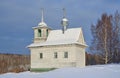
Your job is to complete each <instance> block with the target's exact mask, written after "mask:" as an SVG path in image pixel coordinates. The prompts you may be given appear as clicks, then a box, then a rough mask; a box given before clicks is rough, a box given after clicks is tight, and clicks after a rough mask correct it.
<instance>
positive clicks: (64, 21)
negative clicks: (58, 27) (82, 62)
mask: <svg viewBox="0 0 120 78" xmlns="http://www.w3.org/2000/svg"><path fill="white" fill-rule="evenodd" d="M61 24H62V26H63V33H64V32H65V31H66V30H67V26H68V19H67V18H66V10H65V8H63V19H62V21H61Z"/></svg>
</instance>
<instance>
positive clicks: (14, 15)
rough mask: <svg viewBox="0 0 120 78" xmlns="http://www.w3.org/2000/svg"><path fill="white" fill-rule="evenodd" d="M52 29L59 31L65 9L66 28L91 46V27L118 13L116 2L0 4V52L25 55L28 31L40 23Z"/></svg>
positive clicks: (19, 0)
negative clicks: (77, 32) (79, 30)
mask: <svg viewBox="0 0 120 78" xmlns="http://www.w3.org/2000/svg"><path fill="white" fill-rule="evenodd" d="M41 8H44V10H45V22H46V23H47V25H48V26H49V27H51V28H53V29H61V25H60V22H61V19H62V15H63V12H62V8H66V11H67V18H68V20H69V28H73V27H82V29H83V32H84V37H85V40H86V43H87V44H88V45H90V43H91V39H92V36H91V31H90V26H91V24H92V23H93V24H95V23H96V21H97V20H98V18H100V16H101V14H103V13H107V14H114V13H115V12H116V10H118V11H119V12H120V0H0V52H2V53H17V54H29V50H28V48H26V46H27V45H29V44H30V43H32V39H33V30H32V27H35V26H37V25H38V23H39V22H40V20H41V13H40V11H41Z"/></svg>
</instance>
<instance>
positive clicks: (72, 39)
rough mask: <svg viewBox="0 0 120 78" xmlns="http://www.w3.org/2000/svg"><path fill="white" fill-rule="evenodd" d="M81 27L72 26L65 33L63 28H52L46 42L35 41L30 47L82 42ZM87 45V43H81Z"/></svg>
mask: <svg viewBox="0 0 120 78" xmlns="http://www.w3.org/2000/svg"><path fill="white" fill-rule="evenodd" d="M80 32H82V31H81V28H70V29H67V30H66V31H65V32H64V33H63V31H62V30H52V31H51V32H50V33H49V36H48V38H47V40H46V42H43V43H33V44H31V45H29V46H28V47H35V46H46V45H61V44H73V43H76V44H81V43H79V42H77V41H78V39H79V35H80ZM81 45H85V44H81Z"/></svg>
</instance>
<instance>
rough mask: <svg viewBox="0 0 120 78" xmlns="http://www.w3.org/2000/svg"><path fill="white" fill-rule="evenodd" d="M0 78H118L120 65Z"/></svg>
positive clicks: (0, 77)
mask: <svg viewBox="0 0 120 78" xmlns="http://www.w3.org/2000/svg"><path fill="white" fill-rule="evenodd" d="M0 78H120V65H119V64H110V65H94V66H86V67H85V68H61V69H57V70H53V71H50V72H43V73H35V72H29V71H28V72H22V73H7V74H2V75H0Z"/></svg>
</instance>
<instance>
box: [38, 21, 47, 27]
mask: <svg viewBox="0 0 120 78" xmlns="http://www.w3.org/2000/svg"><path fill="white" fill-rule="evenodd" d="M38 26H40V27H47V24H46V23H45V22H40V23H39V24H38Z"/></svg>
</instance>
